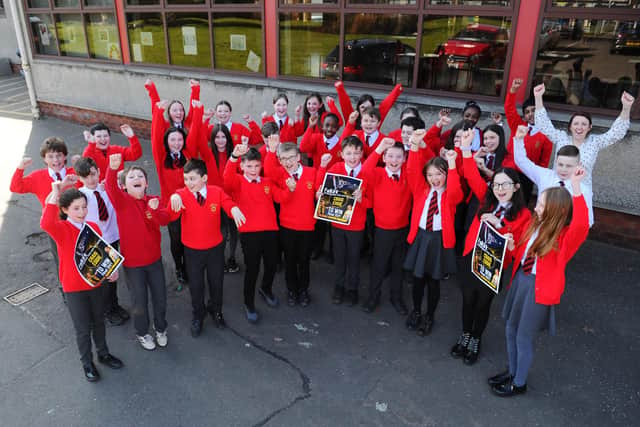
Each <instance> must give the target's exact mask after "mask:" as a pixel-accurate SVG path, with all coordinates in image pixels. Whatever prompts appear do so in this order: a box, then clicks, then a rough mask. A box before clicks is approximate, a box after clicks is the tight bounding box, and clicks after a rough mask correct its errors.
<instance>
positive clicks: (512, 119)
mask: <svg viewBox="0 0 640 427" xmlns="http://www.w3.org/2000/svg"><path fill="white" fill-rule="evenodd" d="M521 85H522V79H513V81H512V82H511V87H510V88H509V92H507V96H506V97H505V98H504V114H505V116H507V124H508V125H509V129H511V133H514V132H515V131H516V129H517V128H518V126H526V125H527V123H526V122H525V121H524V120H523V119H522V117H520V114H518V109H517V108H516V93H517V92H518V89H519V88H520V86H521ZM540 102H542V101H540Z"/></svg>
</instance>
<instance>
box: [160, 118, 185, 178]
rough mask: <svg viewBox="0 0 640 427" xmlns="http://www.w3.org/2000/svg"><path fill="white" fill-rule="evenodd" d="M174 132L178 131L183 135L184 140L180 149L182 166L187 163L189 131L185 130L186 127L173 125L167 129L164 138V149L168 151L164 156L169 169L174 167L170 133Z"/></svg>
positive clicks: (165, 164) (180, 164)
mask: <svg viewBox="0 0 640 427" xmlns="http://www.w3.org/2000/svg"><path fill="white" fill-rule="evenodd" d="M174 132H178V133H179V134H180V135H182V139H183V141H184V142H183V144H182V148H181V149H180V163H179V166H180V168H183V167H184V164H185V163H187V159H186V158H185V157H184V149H185V147H186V146H187V133H186V132H185V131H184V129H180V128H176V127H173V126H171V127H170V128H169V129H167V130H166V132H165V133H164V138H163V143H164V151H165V152H166V153H167V154H166V155H165V157H164V166H165V167H166V168H167V169H173V157H171V150H170V149H169V135H171V134H172V133H174Z"/></svg>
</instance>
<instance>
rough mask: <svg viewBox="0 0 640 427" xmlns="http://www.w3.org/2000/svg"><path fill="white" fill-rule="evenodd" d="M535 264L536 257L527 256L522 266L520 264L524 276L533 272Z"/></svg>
mask: <svg viewBox="0 0 640 427" xmlns="http://www.w3.org/2000/svg"><path fill="white" fill-rule="evenodd" d="M535 263H536V257H535V256H533V255H529V256H527V257H526V258H525V260H524V264H522V271H524V274H531V272H532V271H533V264H535Z"/></svg>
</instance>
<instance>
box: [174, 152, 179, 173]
mask: <svg viewBox="0 0 640 427" xmlns="http://www.w3.org/2000/svg"><path fill="white" fill-rule="evenodd" d="M172 156H173V167H174V168H176V169H179V168H180V153H175V154H173V155H172Z"/></svg>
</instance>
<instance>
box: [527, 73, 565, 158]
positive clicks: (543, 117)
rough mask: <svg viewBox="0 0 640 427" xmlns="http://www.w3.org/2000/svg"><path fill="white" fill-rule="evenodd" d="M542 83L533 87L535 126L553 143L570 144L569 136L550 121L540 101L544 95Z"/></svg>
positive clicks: (559, 145) (558, 144) (559, 144)
mask: <svg viewBox="0 0 640 427" xmlns="http://www.w3.org/2000/svg"><path fill="white" fill-rule="evenodd" d="M544 91H545V89H544V83H541V84H539V85H538V86H536V87H534V88H533V96H534V98H535V100H536V127H537V128H538V129H540V131H541V132H542V133H544V134H545V135H547V138H549V140H551V142H553V143H554V144H555V145H557V146H558V147H557V148H559V147H561V146H564V145H567V144H570V143H571V138H570V137H569V135H567V133H566V132H564V131H561V130H558V129H556V128H555V127H554V126H553V123H551V119H550V118H549V115H548V114H547V110H546V108H544V103H543V102H542V96H543V95H544Z"/></svg>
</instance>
